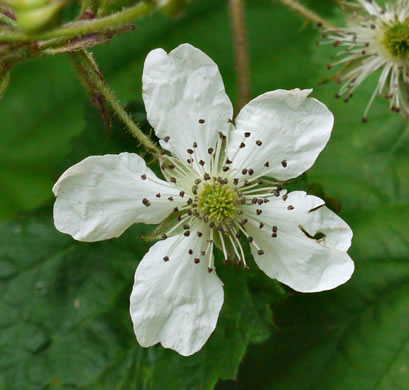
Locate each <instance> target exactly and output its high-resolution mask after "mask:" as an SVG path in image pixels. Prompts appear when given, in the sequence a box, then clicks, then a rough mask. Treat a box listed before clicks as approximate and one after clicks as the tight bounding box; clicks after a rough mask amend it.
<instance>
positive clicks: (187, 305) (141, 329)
mask: <svg viewBox="0 0 409 390" xmlns="http://www.w3.org/2000/svg"><path fill="white" fill-rule="evenodd" d="M201 244H203V240H199V239H198V238H197V236H196V235H194V236H193V237H192V236H191V237H189V238H186V237H184V236H175V237H171V238H168V239H166V240H164V241H160V242H158V243H156V244H155V245H154V246H153V247H152V248H151V249H150V250H149V252H148V253H147V254H146V255H145V257H144V258H143V259H142V261H141V263H140V264H139V266H138V268H137V270H136V273H135V283H134V286H133V290H132V294H131V306H130V313H131V317H132V321H133V325H134V331H135V335H136V337H137V339H138V342H139V343H140V344H141V345H142V346H143V347H149V346H151V345H154V344H157V343H159V342H160V343H161V344H162V345H163V346H164V347H165V348H171V349H173V350H175V351H177V352H178V353H180V354H181V355H184V356H188V355H191V354H193V353H195V352H197V351H198V350H199V349H200V348H201V347H202V346H203V344H204V343H205V342H206V341H207V339H208V338H209V336H210V334H211V333H212V332H213V330H214V328H215V327H216V323H217V318H218V316H219V312H220V309H221V307H222V304H223V297H224V295H223V284H222V282H221V281H220V279H219V278H218V276H217V275H216V273H215V272H214V271H213V272H212V273H209V272H208V270H207V261H208V255H209V254H207V256H202V257H200V260H201V261H200V263H199V264H195V263H194V261H193V259H194V258H195V257H199V254H200V253H199V252H200V245H201ZM189 249H192V250H193V255H189V253H188V251H189ZM164 256H169V261H167V262H165V261H164V260H163V257H164Z"/></svg>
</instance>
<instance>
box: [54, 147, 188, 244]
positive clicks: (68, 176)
mask: <svg viewBox="0 0 409 390" xmlns="http://www.w3.org/2000/svg"><path fill="white" fill-rule="evenodd" d="M142 175H146V179H143V178H142ZM53 192H54V194H55V196H56V197H57V200H56V202H55V204H54V223H55V226H56V228H57V229H58V230H59V231H61V232H63V233H68V234H70V235H71V236H73V237H74V238H75V239H76V240H79V241H100V240H105V239H109V238H113V237H118V236H120V235H121V234H122V233H123V232H124V231H125V230H126V229H127V228H128V227H129V226H131V225H132V224H134V223H136V222H142V223H158V222H160V221H161V220H162V219H164V218H166V217H167V216H168V215H169V214H170V213H171V212H172V210H173V209H174V208H175V207H176V206H178V205H181V204H183V201H182V199H181V197H180V196H179V195H178V193H179V191H178V190H177V189H176V188H174V187H173V186H171V185H170V184H168V183H167V182H165V181H163V180H160V179H158V178H157V177H156V176H155V174H154V173H153V172H152V171H151V170H150V169H149V168H148V167H147V166H146V164H145V161H144V160H143V159H142V158H141V157H139V156H138V155H136V154H132V153H121V154H119V155H105V156H92V157H88V158H86V159H85V160H83V161H81V162H80V163H78V164H76V165H74V166H72V167H71V168H69V169H68V170H67V171H65V172H64V174H63V175H62V176H61V177H60V178H59V180H58V181H57V183H56V184H55V185H54V188H53ZM157 193H160V194H161V198H157V197H156V196H155V194H157ZM169 196H173V197H174V201H173V202H171V201H169V200H168V199H167V198H168V197H169ZM145 198H146V199H147V200H149V202H150V206H149V207H147V206H146V205H145V204H143V199H145Z"/></svg>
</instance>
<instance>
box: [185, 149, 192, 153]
mask: <svg viewBox="0 0 409 390" xmlns="http://www.w3.org/2000/svg"><path fill="white" fill-rule="evenodd" d="M186 152H188V153H189V154H193V153H194V151H193V150H192V149H187V150H186Z"/></svg>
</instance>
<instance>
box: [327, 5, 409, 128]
mask: <svg viewBox="0 0 409 390" xmlns="http://www.w3.org/2000/svg"><path fill="white" fill-rule="evenodd" d="M356 1H357V2H356V3H347V4H348V5H353V11H354V12H353V13H352V18H351V20H350V23H349V24H350V25H349V27H344V28H338V29H334V30H331V31H330V34H329V35H328V38H329V42H330V43H333V44H334V46H342V47H344V48H345V49H344V50H343V51H341V52H339V53H338V55H342V56H344V58H342V59H341V60H339V61H337V62H335V63H333V64H332V65H337V64H345V67H344V69H343V71H341V72H340V76H339V78H338V81H339V82H341V83H343V85H342V87H341V89H340V91H339V94H338V95H337V97H340V96H343V95H346V101H348V100H349V99H350V98H351V97H352V95H353V93H354V91H355V90H356V88H357V87H358V86H359V85H360V84H361V83H362V82H363V81H364V80H365V79H366V78H367V77H368V76H369V75H371V74H372V73H374V72H377V71H379V72H380V76H379V81H378V84H377V86H376V88H375V90H374V92H373V94H372V96H371V98H370V100H369V103H368V105H367V107H366V109H365V112H364V117H363V121H364V122H366V116H367V113H368V111H369V108H370V107H371V105H372V102H373V100H374V98H375V97H376V96H377V95H382V94H384V95H385V97H387V98H388V99H390V108H391V110H392V111H396V112H401V113H402V115H403V116H404V117H405V118H407V119H408V118H409V0H396V1H390V0H387V1H386V3H385V7H384V8H383V7H381V6H379V5H378V4H377V3H376V1H375V0H356Z"/></svg>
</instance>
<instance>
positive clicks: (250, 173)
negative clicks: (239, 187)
mask: <svg viewBox="0 0 409 390" xmlns="http://www.w3.org/2000/svg"><path fill="white" fill-rule="evenodd" d="M253 173H254V170H253V169H251V168H250V169H249V175H250V176H251V175H252V174H253Z"/></svg>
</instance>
